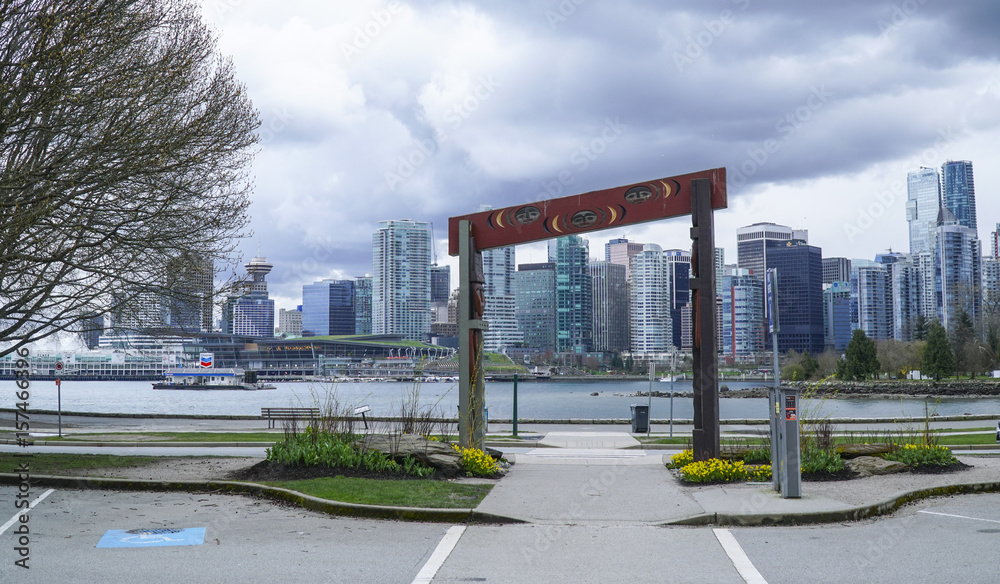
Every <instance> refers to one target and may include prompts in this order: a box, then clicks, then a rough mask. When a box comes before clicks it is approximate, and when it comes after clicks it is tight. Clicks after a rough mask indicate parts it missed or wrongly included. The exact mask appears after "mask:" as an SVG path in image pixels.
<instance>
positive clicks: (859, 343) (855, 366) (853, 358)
mask: <svg viewBox="0 0 1000 584" xmlns="http://www.w3.org/2000/svg"><path fill="white" fill-rule="evenodd" d="M845 358H846V363H845V364H844V376H845V377H846V378H847V379H855V380H859V381H861V380H865V379H868V378H869V377H873V376H875V375H878V372H879V369H881V368H882V365H881V364H879V362H878V350H877V349H876V348H875V341H873V340H871V339H869V338H868V335H866V334H865V331H863V330H861V329H855V331H854V334H853V335H851V342H850V343H848V344H847V352H846V353H845Z"/></svg>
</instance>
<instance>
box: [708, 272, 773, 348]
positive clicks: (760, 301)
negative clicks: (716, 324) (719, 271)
mask: <svg viewBox="0 0 1000 584" xmlns="http://www.w3.org/2000/svg"><path fill="white" fill-rule="evenodd" d="M721 298H722V314H721V318H720V322H721V323H722V339H721V341H722V342H721V344H720V345H719V347H720V352H721V354H722V355H723V356H724V357H725V358H726V359H727V361H732V362H735V363H753V362H754V361H755V359H756V357H757V356H758V355H760V354H761V353H762V352H763V351H764V282H763V280H761V279H760V278H755V277H753V276H751V275H750V272H749V270H740V269H737V270H736V272H735V273H733V274H732V275H726V276H723V277H722V294H721Z"/></svg>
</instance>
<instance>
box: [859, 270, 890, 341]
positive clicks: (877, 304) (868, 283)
mask: <svg viewBox="0 0 1000 584" xmlns="http://www.w3.org/2000/svg"><path fill="white" fill-rule="evenodd" d="M851 294H852V297H853V300H854V302H855V303H856V304H857V315H858V320H857V328H859V329H861V330H863V331H864V332H865V334H866V335H868V338H869V339H872V340H875V341H884V340H886V339H891V338H892V322H893V319H892V284H891V281H890V279H889V273H888V270H887V269H886V266H885V265H882V264H879V263H878V262H871V264H870V265H862V264H860V263H859V262H852V267H851Z"/></svg>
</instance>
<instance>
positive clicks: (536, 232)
mask: <svg viewBox="0 0 1000 584" xmlns="http://www.w3.org/2000/svg"><path fill="white" fill-rule="evenodd" d="M696 178H707V179H709V180H710V181H712V208H713V209H725V208H726V205H727V202H726V169H725V168H713V169H711V170H703V171H701V172H692V173H690V174H682V175H678V176H670V177H666V178H660V179H656V180H651V181H646V182H641V183H635V184H631V185H626V186H621V187H614V188H610V189H604V190H601V191H593V192H589V193H583V194H581V195H571V196H569V197H561V198H558V199H549V200H547V201H539V202H535V203H525V204H523V205H514V206H513V207H506V208H503V209H493V210H490V211H481V212H479V213H471V214H469V215H461V216H458V217H451V218H449V219H448V253H449V254H450V255H453V256H454V255H458V222H459V221H461V220H462V219H468V220H469V221H470V222H471V224H472V235H473V237H475V238H476V249H477V250H484V249H492V248H495V247H504V246H507V245H517V244H521V243H529V242H532V241H541V240H544V239H552V238H554V237H562V236H564V235H575V234H578V233H586V232H588V231H598V230H600V229H611V228H613V227H618V226H619V225H632V224H634V223H644V222H646V221H655V220H657V219H666V218H668V217H679V216H681V215H690V214H691V181H692V180H693V179H696Z"/></svg>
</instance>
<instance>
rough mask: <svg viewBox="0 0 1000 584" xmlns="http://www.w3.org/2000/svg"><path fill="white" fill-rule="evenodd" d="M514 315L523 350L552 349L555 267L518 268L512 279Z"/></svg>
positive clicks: (554, 341) (529, 266)
mask: <svg viewBox="0 0 1000 584" xmlns="http://www.w3.org/2000/svg"><path fill="white" fill-rule="evenodd" d="M514 311H515V316H516V318H517V326H518V329H519V330H520V332H521V334H522V335H524V346H525V347H528V348H531V349H536V350H538V351H541V352H546V351H555V349H556V265H555V263H554V262H545V263H537V264H521V265H520V266H518V267H517V273H516V274H515V275H514Z"/></svg>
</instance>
